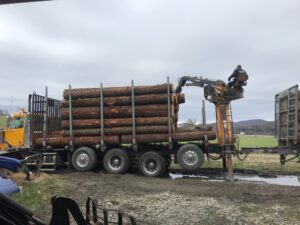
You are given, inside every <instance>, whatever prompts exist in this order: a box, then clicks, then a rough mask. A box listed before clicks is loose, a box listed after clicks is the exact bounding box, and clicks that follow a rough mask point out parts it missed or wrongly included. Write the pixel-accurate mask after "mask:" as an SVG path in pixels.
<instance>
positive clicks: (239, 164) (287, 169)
mask: <svg viewBox="0 0 300 225" xmlns="http://www.w3.org/2000/svg"><path fill="white" fill-rule="evenodd" d="M238 139H239V148H243V147H275V146H277V141H276V139H275V137H273V136H263V135H261V136H260V135H242V136H239V138H238ZM288 158H289V157H288ZM233 163H234V168H239V169H254V170H258V171H261V172H278V173H284V174H285V173H300V163H299V162H298V159H294V160H292V161H290V162H288V163H286V164H285V165H281V164H280V161H279V155H278V154H263V153H261V154H257V153H256V154H249V155H248V157H247V158H246V160H244V161H240V160H239V159H237V158H236V157H234V158H233ZM204 167H207V168H221V167H222V161H221V160H218V161H212V160H211V161H210V162H207V161H206V162H205V163H204Z"/></svg>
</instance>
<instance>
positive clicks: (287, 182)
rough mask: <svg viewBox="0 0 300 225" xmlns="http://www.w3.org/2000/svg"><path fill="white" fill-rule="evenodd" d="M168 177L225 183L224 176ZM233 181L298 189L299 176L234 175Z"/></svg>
mask: <svg viewBox="0 0 300 225" xmlns="http://www.w3.org/2000/svg"><path fill="white" fill-rule="evenodd" d="M169 176H170V178H171V179H172V180H176V179H183V178H194V179H195V178H199V179H202V180H206V181H213V182H223V181H227V179H226V176H211V175H209V176H204V175H196V174H181V173H169ZM234 180H235V181H237V182H239V181H243V182H244V181H247V182H262V183H266V184H275V185H282V186H295V187H300V176H298V177H297V176H282V175H279V176H275V177H272V178H265V177H260V176H257V175H255V176H254V175H241V174H236V175H234Z"/></svg>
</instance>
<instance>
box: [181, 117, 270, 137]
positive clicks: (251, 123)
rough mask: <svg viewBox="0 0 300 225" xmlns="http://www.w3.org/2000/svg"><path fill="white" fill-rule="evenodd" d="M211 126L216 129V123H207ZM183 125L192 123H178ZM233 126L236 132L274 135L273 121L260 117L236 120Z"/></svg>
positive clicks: (189, 125)
mask: <svg viewBox="0 0 300 225" xmlns="http://www.w3.org/2000/svg"><path fill="white" fill-rule="evenodd" d="M208 125H209V126H212V127H213V130H216V124H215V123H211V124H208ZM180 126H183V127H191V126H193V124H191V123H183V124H180ZM233 128H234V131H235V133H236V134H239V133H241V132H243V133H245V134H250V135H251V134H258V135H274V133H275V127H274V121H266V120H262V119H254V120H244V121H238V122H235V123H234V124H233Z"/></svg>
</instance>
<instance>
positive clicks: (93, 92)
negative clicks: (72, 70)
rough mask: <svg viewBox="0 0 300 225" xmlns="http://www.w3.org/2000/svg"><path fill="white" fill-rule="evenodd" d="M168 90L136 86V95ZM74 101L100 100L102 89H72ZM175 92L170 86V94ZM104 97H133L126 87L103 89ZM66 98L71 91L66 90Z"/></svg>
mask: <svg viewBox="0 0 300 225" xmlns="http://www.w3.org/2000/svg"><path fill="white" fill-rule="evenodd" d="M167 89H168V85H167V84H161V85H153V86H136V87H134V94H135V95H146V94H166V93H167ZM71 92H72V99H77V98H98V97H100V88H79V89H72V91H71ZM173 92H174V87H173V85H172V84H170V93H173ZM103 96H104V97H112V96H131V86H126V87H108V88H103ZM64 98H65V99H69V90H68V89H65V90H64Z"/></svg>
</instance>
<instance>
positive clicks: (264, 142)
mask: <svg viewBox="0 0 300 225" xmlns="http://www.w3.org/2000/svg"><path fill="white" fill-rule="evenodd" d="M238 139H239V147H240V148H245V147H275V146H276V145H277V140H276V139H275V137H273V136H264V135H241V136H239V137H238V138H237V140H238Z"/></svg>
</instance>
